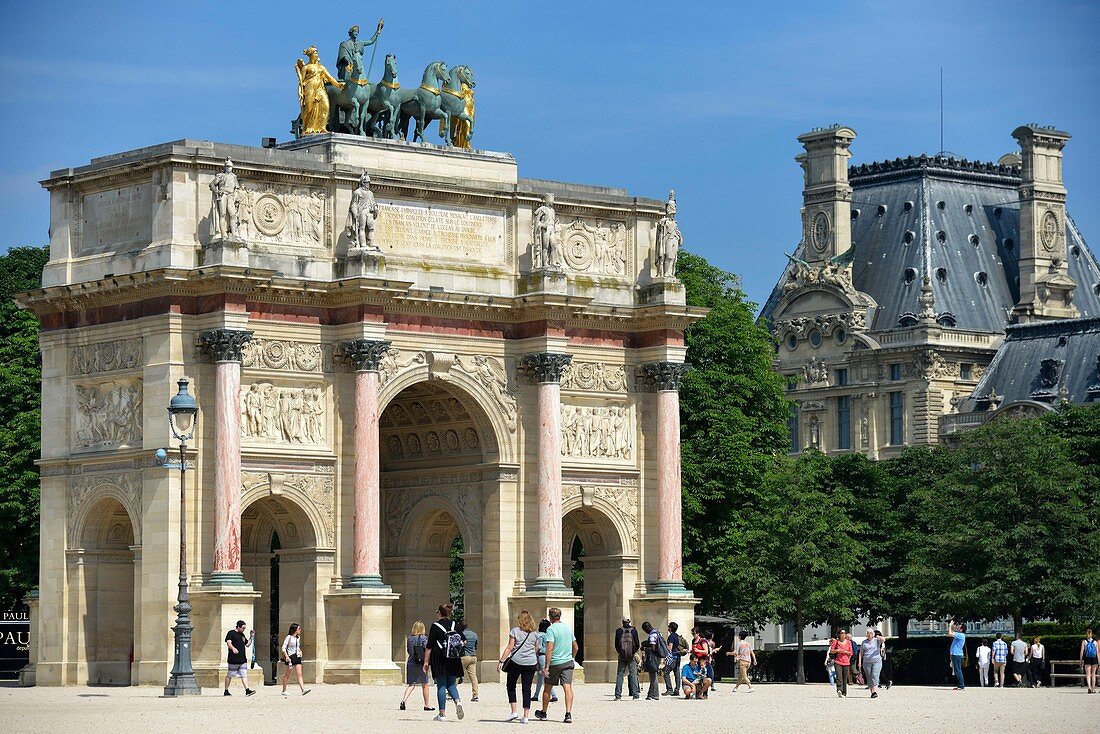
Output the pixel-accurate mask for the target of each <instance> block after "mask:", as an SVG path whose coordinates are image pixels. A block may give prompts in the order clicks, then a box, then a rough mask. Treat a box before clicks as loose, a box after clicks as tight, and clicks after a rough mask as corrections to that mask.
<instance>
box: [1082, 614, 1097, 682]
mask: <svg viewBox="0 0 1100 734" xmlns="http://www.w3.org/2000/svg"><path fill="white" fill-rule="evenodd" d="M1079 657H1080V659H1081V666H1082V667H1083V668H1084V669H1085V685H1086V686H1088V692H1089V693H1096V666H1097V665H1098V664H1100V661H1098V659H1097V645H1096V638H1094V637H1093V636H1092V629H1091V628H1090V629H1087V630H1085V639H1083V640H1081V653H1080V656H1079Z"/></svg>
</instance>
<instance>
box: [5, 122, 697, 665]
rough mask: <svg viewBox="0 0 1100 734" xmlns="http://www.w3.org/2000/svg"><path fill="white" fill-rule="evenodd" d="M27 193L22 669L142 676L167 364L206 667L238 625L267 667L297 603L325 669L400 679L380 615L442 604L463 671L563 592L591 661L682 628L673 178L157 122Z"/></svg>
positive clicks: (414, 613)
mask: <svg viewBox="0 0 1100 734" xmlns="http://www.w3.org/2000/svg"><path fill="white" fill-rule="evenodd" d="M228 159H232V161H231V164H230V162H229V161H228ZM43 185H44V186H45V187H46V189H47V190H48V191H49V192H50V197H51V221H50V223H49V224H50V231H51V242H50V261H49V264H48V265H47V266H46V269H45V273H44V276H43V283H42V288H41V289H39V290H36V291H33V292H30V293H27V294H24V295H23V296H22V297H21V302H22V303H23V305H24V306H25V307H27V308H29V309H32V310H34V312H35V313H37V314H38V315H39V317H40V319H41V323H42V332H41V349H42V357H43V390H42V401H43V414H42V417H43V435H42V439H43V440H42V458H41V468H42V495H41V496H42V552H41V559H42V571H41V574H42V575H41V581H40V589H39V592H38V596H37V597H36V598H35V599H34V600H32V609H33V616H34V630H35V632H36V633H37V634H36V637H35V640H36V642H35V644H34V651H33V663H32V667H31V668H30V669H29V670H28V671H27V675H26V677H27V678H32V679H35V680H36V681H37V683H38V684H43V685H58V684H75V683H102V684H128V683H132V684H152V685H163V684H164V682H165V680H166V677H167V674H168V670H169V667H170V665H171V659H172V636H171V630H170V626H171V624H172V620H173V618H174V614H173V612H172V606H173V604H174V603H175V595H176V577H177V575H178V572H179V566H178V553H179V549H180V535H179V514H178V513H179V503H180V492H181V487H180V481H179V474H178V472H173V471H168V470H165V469H164V468H162V467H159V466H157V465H156V463H155V461H154V460H153V452H154V450H155V449H157V448H160V447H168V446H170V433H169V427H168V422H167V416H166V413H165V407H166V406H167V404H168V401H169V399H170V397H171V396H172V394H174V392H175V389H176V381H177V380H179V379H181V378H186V379H188V380H189V381H190V384H191V389H192V392H193V393H194V395H195V396H196V398H197V400H198V402H199V408H200V412H199V417H198V433H197V435H196V437H195V440H194V442H192V443H191V444H190V445H189V446H188V453H187V456H186V460H187V463H188V468H189V471H188V473H187V477H188V481H187V486H186V487H185V489H184V492H185V494H184V501H185V506H186V518H187V527H186V530H185V537H184V539H185V540H186V550H187V554H188V555H187V562H188V573H189V579H188V580H189V584H190V589H191V602H192V605H193V607H194V611H193V613H192V617H193V623H194V636H193V653H192V657H193V660H194V663H195V667H196V671H197V674H198V677H199V679H200V681H201V682H203V684H204V685H209V684H212V683H213V682H214V681H215V680H216V679H217V678H218V677H219V675H220V672H219V669H220V668H221V666H222V664H223V658H224V645H223V644H222V638H223V636H224V634H225V631H226V630H227V629H229V628H230V627H231V626H232V625H233V623H234V622H235V621H236V620H237V619H238V618H240V619H245V620H247V621H248V622H249V624H250V625H251V626H252V628H253V629H255V630H256V632H257V637H258V639H259V640H260V645H259V647H258V649H257V662H258V663H259V664H260V666H261V667H265V668H266V670H267V673H268V674H270V654H269V651H268V647H269V646H268V644H267V640H268V638H269V637H270V636H271V635H273V634H276V635H277V634H282V633H283V631H285V629H286V627H287V626H288V625H289V624H290V623H292V622H297V623H299V624H302V625H303V626H304V628H305V634H304V637H303V648H304V657H305V660H306V665H305V673H306V676H307V678H308V679H309V680H314V681H330V682H367V681H394V682H396V681H399V680H400V679H401V677H402V670H401V669H402V666H403V663H404V642H403V641H404V636H405V635H406V634H407V631H408V629H409V628H410V626H411V625H412V623H413V622H414V621H416V620H418V619H419V620H425V621H430V620H431V619H432V618H433V617H432V614H433V610H434V609H435V607H436V606H437V605H438V604H440V603H442V602H444V601H446V600H447V599H448V597H449V596H451V595H455V598H456V601H459V602H460V603H461V607H462V609H463V614H464V615H465V618H466V619H467V620H468V621H469V623H470V625H471V626H472V627H473V628H474V629H475V630H477V631H478V633H479V635H480V637H481V640H482V646H483V649H484V650H485V651H486V654H485V657H486V659H487V660H488V662H487V663H486V664H485V665H484V669H483V670H482V675H483V676H484V677H485V678H487V679H493V678H494V677H495V676H496V666H495V659H494V658H493V653H492V652H490V651H492V650H495V649H499V648H500V647H502V646H503V643H504V642H505V636H506V634H507V630H508V629H509V627H510V625H511V622H512V620H513V619H514V616H515V615H516V614H517V613H518V611H519V610H521V609H528V610H530V611H531V612H533V613H535V614H539V615H541V614H544V613H545V611H546V609H547V608H548V607H550V606H557V607H561V608H562V609H563V610H565V612H566V615H565V616H566V617H567V618H568V619H569V620H571V621H573V622H574V623H575V624H576V625H577V627H578V629H579V630H581V631H582V635H581V636H582V648H583V651H582V656H583V661H584V672H585V676H586V677H587V679H588V680H606V679H608V678H609V677H610V676H612V675H613V673H614V664H613V661H614V653H613V651H612V649H611V639H610V638H611V632H612V630H613V629H614V628H615V627H616V626H617V623H618V620H619V619H620V618H621V616H622V615H623V614H628V615H629V616H631V617H632V618H634V619H638V620H641V619H645V618H650V619H653V620H654V621H655V622H664V621H665V620H668V619H675V620H677V621H679V622H680V624H682V625H687V626H690V622H691V617H692V612H693V605H694V603H695V599H693V597H692V595H691V593H690V591H689V590H688V589H686V588H684V585H683V582H682V580H681V579H682V577H681V569H680V551H681V549H680V509H679V508H680V464H679V412H678V411H679V402H678V389H679V384H680V379H681V377H682V375H683V374H684V371H685V366H684V364H683V362H684V354H685V348H684V341H683V333H684V329H685V328H686V327H687V326H688V325H689V324H690V323H692V321H693V320H695V319H697V318H699V317H700V316H701V315H702V313H701V311H699V310H697V309H692V308H689V307H687V306H686V305H685V303H684V292H683V287H682V286H681V284H680V282H679V281H678V280H677V279H676V277H675V274H674V273H675V256H676V252H677V251H678V249H677V248H678V243H679V237H680V235H679V228H678V226H677V224H676V221H675V216H676V208H675V200H674V198H673V197H671V196H670V197H669V200H668V201H662V200H654V199H646V198H640V197H634V196H630V195H628V194H627V192H626V191H623V190H620V189H613V188H603V187H596V186H585V185H579V184H566V183H557V182H551V181H540V180H533V179H524V178H520V177H519V176H518V173H517V167H516V163H515V161H514V160H513V158H512V157H511V156H509V155H506V154H501V153H491V152H482V151H466V150H459V149H440V148H436V147H434V146H430V145H423V144H419V145H418V144H408V143H404V142H402V141H390V140H376V139H370V138H362V137H351V136H344V135H338V134H323V135H312V136H307V137H303V138H300V139H298V140H296V141H294V142H291V143H285V144H282V145H280V146H278V147H276V148H273V149H260V148H249V147H243V146H235V145H224V144H220V143H210V142H203V141H195V140H181V141H177V142H173V143H166V144H163V145H156V146H152V147H148V148H142V149H140V150H135V151H129V152H124V153H120V154H117V155H110V156H105V157H103V158H97V159H94V160H92V161H91V162H89V163H88V164H86V165H82V166H79V167H76V168H66V169H62V170H59V171H54V172H53V173H52V174H51V175H50V177H49V178H48V179H47V180H46V181H44V182H43ZM357 207H358V208H357ZM375 212H376V213H377V218H376V219H375V218H373V217H374V213H375ZM215 215H216V216H215ZM367 216H370V217H372V219H371V221H372V222H373V224H374V226H373V229H370V228H369V227H365V226H363V222H364V219H363V218H364V217H367ZM219 217H221V219H219ZM223 225H224V226H223ZM364 233H369V235H370V237H369V238H365V237H366V235H365V234H364ZM661 243H664V244H661ZM658 245H661V246H660V247H658ZM456 569H459V570H460V571H461V575H459V574H458V571H456ZM458 579H461V582H459V580H458Z"/></svg>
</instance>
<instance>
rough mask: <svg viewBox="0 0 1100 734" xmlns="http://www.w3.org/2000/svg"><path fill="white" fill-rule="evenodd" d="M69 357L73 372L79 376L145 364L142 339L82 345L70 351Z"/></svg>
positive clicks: (132, 367)
mask: <svg viewBox="0 0 1100 734" xmlns="http://www.w3.org/2000/svg"><path fill="white" fill-rule="evenodd" d="M69 357H70V365H71V369H72V372H73V374H77V375H91V374H95V373H97V372H113V371H115V370H128V369H134V368H137V367H141V366H142V365H143V364H144V359H143V353H142V340H141V339H140V338H138V339H119V340H117V341H110V342H98V343H96V344H81V345H78V346H75V347H73V348H72V349H71V350H70V351H69Z"/></svg>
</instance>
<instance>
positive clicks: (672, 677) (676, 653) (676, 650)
mask: <svg viewBox="0 0 1100 734" xmlns="http://www.w3.org/2000/svg"><path fill="white" fill-rule="evenodd" d="M679 629H680V625H678V624H676V623H675V622H669V623H668V637H666V638H665V644H666V645H667V646H668V659H667V660H666V661H665V676H664V677H665V695H666V696H679V695H680V679H681V673H682V671H681V670H680V657H681V655H682V654H683V653H684V652H686V651H687V640H685V639H684V636H683V635H681V634H680V633H679V632H678V630H679ZM673 681H675V684H674V683H673Z"/></svg>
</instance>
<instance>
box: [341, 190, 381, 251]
mask: <svg viewBox="0 0 1100 734" xmlns="http://www.w3.org/2000/svg"><path fill="white" fill-rule="evenodd" d="M375 219H378V204H377V203H376V202H375V200H374V193H373V192H372V191H371V190H370V174H368V173H367V172H366V171H363V175H362V176H360V177H359V186H358V187H357V188H356V189H355V191H353V192H352V194H351V205H350V206H349V207H348V223H347V233H348V237H350V238H351V241H352V248H353V249H355V250H360V251H363V252H381V250H380V249H379V248H378V246H377V245H375V244H374V226H375V225H374V220H375Z"/></svg>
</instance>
